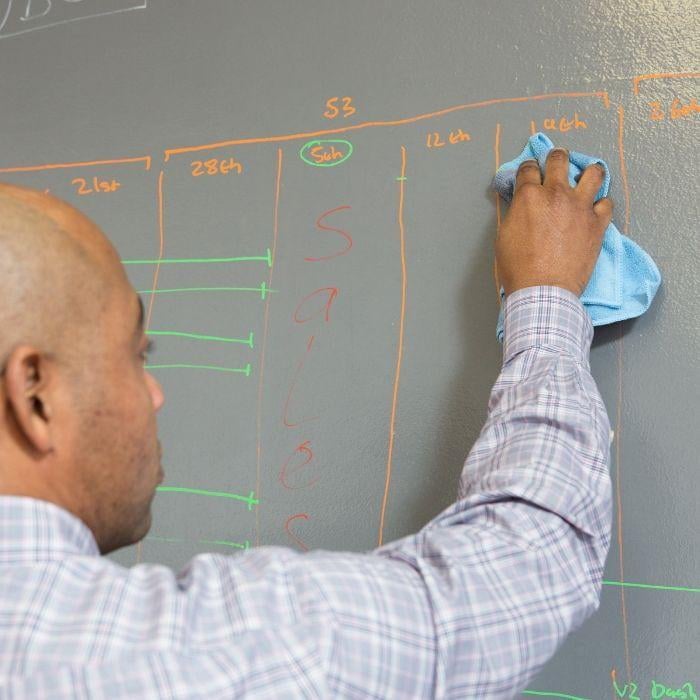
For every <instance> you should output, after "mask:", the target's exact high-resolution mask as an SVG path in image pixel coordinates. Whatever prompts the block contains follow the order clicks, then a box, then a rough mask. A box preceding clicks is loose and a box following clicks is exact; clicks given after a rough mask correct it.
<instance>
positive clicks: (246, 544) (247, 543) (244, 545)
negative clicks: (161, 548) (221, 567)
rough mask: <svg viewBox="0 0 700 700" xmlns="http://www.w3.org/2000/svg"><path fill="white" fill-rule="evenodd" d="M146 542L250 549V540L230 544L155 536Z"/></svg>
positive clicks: (227, 542)
mask: <svg viewBox="0 0 700 700" xmlns="http://www.w3.org/2000/svg"><path fill="white" fill-rule="evenodd" d="M146 539H147V540H155V541H156V542H177V543H182V542H187V543H192V542H193V541H194V542H196V543H197V544H219V545H222V546H224V547H233V548H234V549H250V540H246V541H245V542H243V543H241V542H230V541H229V540H185V539H182V538H181V537H158V536H156V535H149V536H148V537H147V538H146Z"/></svg>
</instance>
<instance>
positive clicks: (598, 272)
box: [493, 133, 661, 342]
mask: <svg viewBox="0 0 700 700" xmlns="http://www.w3.org/2000/svg"><path fill="white" fill-rule="evenodd" d="M553 147H554V144H553V143H552V142H551V141H550V139H549V138H548V137H547V136H546V135H545V134H542V133H538V134H535V135H534V136H531V137H530V138H529V140H528V142H527V145H526V146H525V148H524V149H523V152H522V153H521V154H520V155H519V156H518V157H517V158H515V159H514V160H511V161H508V162H507V163H504V164H503V165H501V167H500V168H498V171H497V172H496V176H495V178H494V180H493V187H494V189H495V190H496V191H497V192H498V193H499V194H500V195H501V197H503V199H505V200H506V202H510V201H511V200H512V199H513V188H514V186H515V176H516V173H517V171H518V166H519V165H520V163H522V162H523V161H524V160H528V159H532V158H534V159H535V160H537V162H538V163H539V164H540V169H541V170H542V171H543V172H544V165H545V161H546V159H547V154H548V153H549V151H550V150H552V148H553ZM592 163H600V165H602V166H603V168H604V170H605V180H604V182H603V185H602V186H601V188H600V190H599V191H598V194H597V195H596V201H597V200H599V199H600V198H601V197H606V196H607V194H608V189H609V187H610V171H609V170H608V166H607V164H606V163H605V161H603V160H601V159H600V158H593V157H592V156H587V155H584V154H583V153H576V151H570V152H569V183H570V184H571V185H572V186H573V185H575V184H576V183H577V182H578V179H579V177H580V175H581V173H582V172H583V170H584V168H586V167H588V166H589V165H591V164H592ZM660 284H661V274H660V273H659V269H658V268H657V267H656V264H655V263H654V261H653V260H652V259H651V258H650V257H649V255H648V254H647V253H646V252H645V251H644V250H642V249H641V248H640V247H639V246H638V245H637V244H636V243H635V242H634V241H632V240H631V239H629V238H627V236H624V235H623V234H621V233H620V232H619V231H618V230H617V227H616V226H615V224H613V223H611V224H610V225H609V226H608V228H607V229H606V231H605V235H604V237H603V247H602V249H601V251H600V256H599V257H598V262H597V263H596V266H595V268H594V270H593V274H592V275H591V279H590V280H589V282H588V286H587V287H586V289H585V290H584V292H583V294H582V295H581V302H582V303H583V305H584V307H585V309H586V311H587V312H588V315H589V316H590V317H591V321H592V323H593V325H594V326H604V325H605V324H607V323H614V322H615V321H624V320H625V319H627V318H634V317H636V316H641V314H643V313H644V312H645V311H646V310H647V309H648V308H649V305H650V304H651V302H652V300H653V299H654V295H655V294H656V291H657V290H658V288H659V285H660ZM504 299H505V292H504V291H503V288H502V287H501V312H500V313H499V315H498V324H497V327H496V336H497V337H498V340H499V341H501V342H503V300H504Z"/></svg>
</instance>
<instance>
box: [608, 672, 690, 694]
mask: <svg viewBox="0 0 700 700" xmlns="http://www.w3.org/2000/svg"><path fill="white" fill-rule="evenodd" d="M610 676H611V680H612V686H613V690H614V691H615V697H617V698H623V699H625V700H663V698H678V699H679V700H698V695H697V692H696V691H695V687H694V686H693V684H692V683H690V682H689V681H686V682H685V683H683V684H682V685H678V684H673V683H670V682H669V681H666V682H663V683H662V682H661V681H658V680H651V681H650V682H649V683H648V684H647V685H646V686H645V687H642V686H641V685H639V684H637V683H635V682H634V681H629V682H627V683H622V682H621V681H619V680H618V679H617V672H616V670H615V669H613V670H612V672H611V674H610Z"/></svg>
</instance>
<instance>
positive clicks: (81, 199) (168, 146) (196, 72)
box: [0, 0, 700, 700]
mask: <svg viewBox="0 0 700 700" xmlns="http://www.w3.org/2000/svg"><path fill="white" fill-rule="evenodd" d="M694 5H695V3H693V2H692V1H691V0H687V1H686V2H684V1H682V0H677V1H672V2H665V3H661V2H653V1H652V0H644V1H641V0H623V1H621V2H617V3H604V2H588V3H570V2H563V1H562V0H556V1H555V0H552V1H551V2H545V3H542V2H534V1H530V0H521V1H520V2H517V3H516V2H497V1H496V2H489V3H484V2H477V1H476V0H473V1H470V2H457V1H455V0H443V1H442V2H425V1H424V0H410V1H408V0H405V1H402V2H399V1H398V0H395V1H392V2H388V1H382V0H355V1H354V2H336V1H329V0H303V1H300V2H294V3H291V2H284V1H282V0H278V1H276V2H272V1H271V0H256V1H255V2H242V1H238V2H225V1H223V0H222V1H213V0H207V1H197V2H194V0H179V1H178V2H172V1H167V0H139V1H137V0H82V1H80V2H75V1H72V2H68V1H67V0H31V1H30V0H0V177H1V178H3V179H5V180H9V181H14V182H17V183H22V184H27V185H31V186H34V187H38V188H41V189H48V190H50V191H51V192H53V193H55V194H56V195H58V196H60V197H63V198H65V199H67V200H68V201H70V202H72V203H73V204H75V205H76V206H78V207H80V208H81V209H83V210H84V211H85V212H86V213H87V214H89V215H90V216H91V217H93V218H94V219H95V221H97V222H98V223H99V224H100V225H101V226H102V227H103V228H104V230H105V231H106V232H107V234H108V235H109V236H110V237H111V239H112V240H113V241H114V243H115V245H116V246H117V248H118V250H119V253H120V255H121V256H122V258H123V259H124V261H125V264H126V265H127V268H128V272H129V275H130V277H131V279H132V280H133V283H134V285H135V287H136V289H138V290H140V292H141V294H142V295H143V299H144V302H145V306H146V311H147V322H148V330H149V333H151V335H152V337H153V339H154V340H155V341H156V346H157V347H156V353H155V354H154V355H153V357H152V358H151V359H150V360H149V362H150V364H151V365H152V371H153V373H154V374H155V375H156V376H157V378H158V379H159V380H160V381H161V382H162V384H163V386H164V388H165V392H166V395H167V403H166V406H165V408H164V409H163V411H162V414H161V436H162V439H163V443H164V466H165V472H166V478H165V482H164V484H163V487H162V488H161V489H160V491H159V492H158V494H157V496H156V500H155V504H154V523H153V528H152V530H151V532H150V534H149V536H148V537H147V538H146V539H145V541H144V542H143V543H142V544H140V545H139V546H138V547H133V548H130V549H127V550H123V551H121V552H119V553H118V554H116V555H115V559H117V560H118V561H119V562H121V563H123V564H126V565H133V564H136V563H137V562H160V563H163V564H167V565H170V566H173V567H180V566H182V565H183V564H184V563H185V562H186V561H187V559H188V558H189V557H191V556H193V555H194V554H196V553H198V552H202V551H206V550H215V551H218V552H225V553H230V554H232V555H235V554H236V553H237V552H239V551H240V550H244V549H246V548H248V547H255V546H259V545H268V544H276V545H286V546H289V547H295V548H299V549H308V548H316V547H323V548H333V549H336V548H349V549H353V550H366V549H370V548H372V547H374V546H375V545H376V544H377V543H378V542H382V541H384V542H386V541H388V540H390V539H392V538H396V537H399V536H401V535H404V534H407V533H409V532H411V531H413V530H415V529H417V528H419V527H420V526H421V525H422V524H424V523H425V522H426V521H427V520H428V519H429V518H430V517H431V516H433V515H434V514H436V513H437V512H438V511H439V510H440V509H442V508H443V507H445V506H446V505H448V504H449V503H450V500H451V499H452V498H453V497H454V493H455V486H456V482H457V477H458V474H459V472H460V469H461V466H462V463H463V461H464V458H465V456H466V454H467V452H468V450H469V448H470V446H471V445H472V443H473V441H474V440H475V438H476V437H477V435H478V433H479V430H480V428H481V425H482V423H483V420H484V417H485V411H486V402H487V399H488V395H489V390H490V388H491V385H492V383H493V381H494V379H495V378H496V376H497V373H498V370H499V364H500V351H501V348H500V345H499V344H498V343H497V341H496V338H495V324H496V317H497V312H498V298H497V294H496V283H495V280H494V277H493V257H492V241H493V237H494V233H495V231H496V228H497V226H498V225H499V222H500V219H501V217H502V216H503V213H504V211H503V210H502V209H501V208H499V207H497V205H496V201H495V198H494V196H493V194H492V193H491V192H490V191H489V181H490V179H491V177H492V175H493V172H494V169H495V167H496V164H497V163H498V162H499V161H502V160H506V159H510V158H512V157H513V156H515V155H516V154H517V153H518V152H519V151H520V149H521V148H522V146H523V144H524V142H525V140H526V139H527V138H528V136H529V135H530V134H531V133H533V132H534V131H544V132H545V133H547V134H548V135H549V136H550V137H551V138H552V139H553V140H554V141H555V142H556V143H557V144H561V145H564V146H568V147H570V148H575V149H577V150H581V151H584V152H588V153H591V154H596V155H600V156H602V157H603V158H605V159H606V160H607V161H608V163H609V165H610V168H611V171H612V174H613V178H614V180H613V186H612V195H613V197H614V199H615V201H616V211H615V221H616V223H617V225H618V227H619V228H620V229H621V230H622V231H623V232H625V233H627V234H628V235H630V236H631V237H632V238H634V239H635V240H636V241H638V242H639V243H640V244H641V245H642V246H643V247H645V248H646V249H647V250H648V251H649V252H650V253H651V255H652V256H653V257H654V259H655V260H656V262H657V263H658V265H659V268H660V269H661V272H662V275H663V277H664V283H663V286H662V289H661V291H660V292H659V295H658V297H657V299H656V301H655V303H654V305H653V307H652V309H651V310H650V311H649V312H648V313H647V314H646V316H644V317H642V318H640V319H638V320H635V321H629V322H625V323H622V324H618V325H615V326H612V327H607V328H604V329H600V330H599V331H597V333H596V340H595V345H594V349H593V353H592V367H593V374H594V375H595V378H596V380H597V381H598V384H599V386H600V389H601V392H602V394H603V397H604V399H605V402H606V405H607V407H608V411H609V414H610V417H611V422H612V425H613V428H614V430H615V441H614V443H613V447H612V464H611V472H612V478H613V484H614V497H615V520H614V532H613V546H612V550H611V553H610V557H609V561H608V565H607V569H606V574H605V585H604V588H603V593H602V606H601V610H600V612H599V613H598V615H597V616H596V617H595V618H594V619H592V620H591V621H590V622H589V623H588V624H586V625H585V627H584V628H583V629H582V630H580V631H579V632H577V633H576V634H574V635H573V636H572V637H571V639H570V640H569V641H568V642H567V643H566V645H565V646H564V648H563V649H562V651H561V653H559V655H558V656H557V657H556V658H555V659H554V660H553V661H552V662H551V663H550V664H549V665H548V666H547V668H545V669H544V670H543V672H542V673H541V674H540V676H539V677H537V678H536V679H534V680H533V681H532V683H531V685H530V688H529V690H528V693H529V695H540V696H544V697H565V698H588V699H590V700H599V699H600V698H615V697H620V698H630V699H633V698H641V699H643V700H647V699H649V698H661V697H694V696H693V695H690V692H691V690H692V689H695V691H694V692H696V693H697V692H698V685H699V684H700V630H699V624H700V623H699V621H700V565H699V557H698V532H699V531H700V521H699V518H698V497H699V494H700V489H699V486H700V429H699V425H700V423H699V420H698V407H699V406H700V366H699V363H698V357H699V356H700V320H699V319H700V314H699V312H698V310H697V309H698V299H699V298H700V286H699V285H698V282H697V279H698V277H697V270H698V268H699V267H700V253H699V248H698V231H697V222H698V209H697V202H698V174H697V168H696V166H697V162H698V150H697V142H698V123H699V115H698V103H697V96H698V76H699V73H698V69H699V68H700V61H699V60H698V50H697V47H698V46H699V45H700V36H699V31H698V17H697V7H694ZM679 689H681V690H679ZM676 691H679V692H685V693H686V695H681V694H676V695H673V694H672V693H673V692H676ZM669 693H671V694H669Z"/></svg>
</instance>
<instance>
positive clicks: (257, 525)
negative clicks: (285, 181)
mask: <svg viewBox="0 0 700 700" xmlns="http://www.w3.org/2000/svg"><path fill="white" fill-rule="evenodd" d="M281 182H282V149H281V148H278V149H277V177H276V179H275V205H274V215H273V224H272V231H273V233H272V264H271V265H270V272H269V275H268V283H267V286H268V290H269V289H271V288H272V273H273V271H274V269H275V260H277V258H276V253H277V239H278V237H279V203H280V183H281ZM271 298H272V295H271V294H269V293H268V296H267V299H266V300H265V318H264V321H263V338H262V344H261V346H260V361H259V364H260V376H259V378H258V411H257V418H256V430H257V444H256V461H255V493H256V494H257V498H258V500H259V499H260V481H261V465H262V396H263V382H264V380H265V351H266V349H267V332H268V328H269V315H270V299H271ZM255 544H256V546H258V545H260V508H256V509H255Z"/></svg>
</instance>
